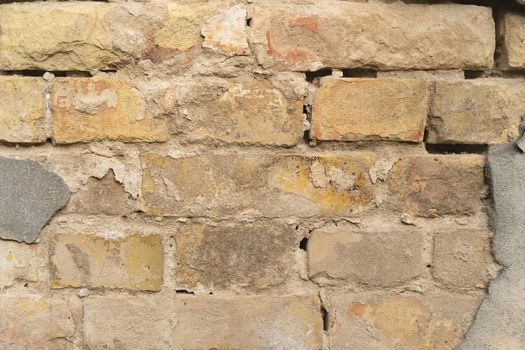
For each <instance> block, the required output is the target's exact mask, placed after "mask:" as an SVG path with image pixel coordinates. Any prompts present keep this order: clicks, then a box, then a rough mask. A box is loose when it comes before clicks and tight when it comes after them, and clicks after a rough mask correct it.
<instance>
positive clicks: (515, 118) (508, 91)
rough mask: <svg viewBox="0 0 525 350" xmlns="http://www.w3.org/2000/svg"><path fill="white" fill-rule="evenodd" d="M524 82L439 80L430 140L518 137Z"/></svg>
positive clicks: (500, 140) (493, 140) (499, 140)
mask: <svg viewBox="0 0 525 350" xmlns="http://www.w3.org/2000/svg"><path fill="white" fill-rule="evenodd" d="M524 86H525V85H524V84H523V82H522V81H521V80H520V81H512V80H508V79H505V80H503V79H473V80H467V81H454V82H436V85H435V93H434V97H433V101H432V104H431V105H432V108H431V111H430V118H429V123H428V138H427V142H429V143H465V144H487V143H488V144H493V143H506V142H509V141H512V140H514V139H515V138H517V136H518V126H519V123H520V115H521V114H522V113H523V111H524V110H525V96H524V95H523V93H522V91H523V88H524Z"/></svg>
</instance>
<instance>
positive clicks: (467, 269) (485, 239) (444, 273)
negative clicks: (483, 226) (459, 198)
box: [432, 230, 497, 288]
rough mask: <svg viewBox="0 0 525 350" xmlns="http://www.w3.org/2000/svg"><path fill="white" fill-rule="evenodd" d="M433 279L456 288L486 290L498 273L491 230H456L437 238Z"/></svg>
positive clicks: (440, 233)
mask: <svg viewBox="0 0 525 350" xmlns="http://www.w3.org/2000/svg"><path fill="white" fill-rule="evenodd" d="M432 266H433V268H432V274H433V276H434V278H436V279H437V280H439V281H441V282H443V283H444V284H445V285H447V286H449V287H454V288H485V287H486V286H487V284H488V282H489V280H490V279H491V278H492V277H494V275H495V272H496V271H497V268H496V264H495V262H494V260H493V258H492V253H491V246H490V233H489V232H488V231H475V230H454V231H447V232H439V233H437V234H436V236H435V243H434V259H433V263H432Z"/></svg>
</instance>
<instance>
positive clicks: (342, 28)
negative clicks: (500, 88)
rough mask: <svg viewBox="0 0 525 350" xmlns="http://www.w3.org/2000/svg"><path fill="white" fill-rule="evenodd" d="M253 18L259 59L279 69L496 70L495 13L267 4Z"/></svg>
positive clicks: (410, 6) (443, 7)
mask: <svg viewBox="0 0 525 350" xmlns="http://www.w3.org/2000/svg"><path fill="white" fill-rule="evenodd" d="M252 17H253V26H252V28H251V31H252V33H251V35H252V40H253V43H254V48H255V52H256V54H257V59H258V61H259V62H260V63H261V64H263V65H264V66H266V67H274V68H276V69H287V70H289V69H292V70H298V71H304V70H310V71H315V70H318V69H320V68H323V67H327V68H364V67H369V68H377V69H380V70H392V69H453V68H469V69H483V68H491V67H492V65H493V54H494V49H495V40H494V37H495V26H494V21H493V19H492V11H491V9H490V8H484V7H480V6H469V5H458V4H447V5H445V4H441V5H432V6H428V5H418V4H403V3H400V2H396V3H393V4H381V3H374V4H371V3H366V4H360V3H354V2H338V1H325V0H323V1H315V2H313V3H309V4H301V5H297V4H295V3H282V2H280V1H278V2H277V1H266V2H259V3H258V4H257V6H256V7H255V11H254V13H253V15H252Z"/></svg>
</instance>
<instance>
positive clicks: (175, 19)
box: [155, 0, 221, 51]
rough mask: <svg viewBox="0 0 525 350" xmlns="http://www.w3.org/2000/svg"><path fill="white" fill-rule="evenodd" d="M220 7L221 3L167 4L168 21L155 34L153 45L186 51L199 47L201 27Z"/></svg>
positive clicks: (215, 0) (214, 0) (215, 1)
mask: <svg viewBox="0 0 525 350" xmlns="http://www.w3.org/2000/svg"><path fill="white" fill-rule="evenodd" d="M219 6H221V1H217V0H213V1H210V2H202V1H201V2H199V1H197V2H194V3H189V4H183V3H169V4H168V12H169V15H168V20H167V21H166V22H165V23H164V25H163V26H162V28H160V29H159V30H158V31H157V33H156V34H155V44H156V45H158V46H159V47H161V48H164V49H174V50H178V51H186V50H188V49H190V48H192V47H194V46H196V45H199V44H200V43H201V41H202V39H201V27H202V26H203V25H204V23H206V20H207V19H209V18H210V17H211V16H212V15H213V14H214V12H215V11H216V10H217V9H218V8H219Z"/></svg>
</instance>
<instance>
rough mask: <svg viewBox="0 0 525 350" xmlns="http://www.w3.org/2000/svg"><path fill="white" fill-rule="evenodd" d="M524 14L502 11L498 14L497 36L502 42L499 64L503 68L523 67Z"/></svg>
mask: <svg viewBox="0 0 525 350" xmlns="http://www.w3.org/2000/svg"><path fill="white" fill-rule="evenodd" d="M523 27H525V16H523V14H520V13H510V12H509V13H504V14H502V15H501V16H500V21H499V28H498V36H499V39H500V41H501V43H502V45H501V55H500V60H499V64H500V66H501V68H503V69H522V68H525V32H524V31H523Z"/></svg>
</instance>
